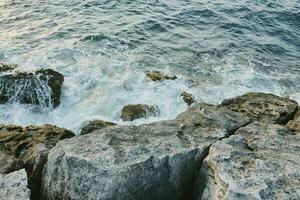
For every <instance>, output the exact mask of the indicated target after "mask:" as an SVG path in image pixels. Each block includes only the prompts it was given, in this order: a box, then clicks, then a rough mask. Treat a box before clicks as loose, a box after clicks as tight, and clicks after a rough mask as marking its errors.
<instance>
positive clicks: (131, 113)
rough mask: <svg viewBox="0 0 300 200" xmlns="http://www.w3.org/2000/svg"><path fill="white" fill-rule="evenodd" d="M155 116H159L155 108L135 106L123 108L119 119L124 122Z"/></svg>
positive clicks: (141, 105)
mask: <svg viewBox="0 0 300 200" xmlns="http://www.w3.org/2000/svg"><path fill="white" fill-rule="evenodd" d="M157 115H159V109H158V107H157V106H152V105H143V104H135V105H127V106H124V108H123V109H122V114H121V118H122V120H124V121H133V120H135V119H139V118H146V117H150V116H157Z"/></svg>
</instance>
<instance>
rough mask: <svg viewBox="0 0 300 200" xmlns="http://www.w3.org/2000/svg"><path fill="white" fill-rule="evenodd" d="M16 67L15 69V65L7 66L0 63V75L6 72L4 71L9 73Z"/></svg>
mask: <svg viewBox="0 0 300 200" xmlns="http://www.w3.org/2000/svg"><path fill="white" fill-rule="evenodd" d="M16 67H17V65H9V64H4V63H0V73H1V72H6V71H11V70H13V69H15V68H16Z"/></svg>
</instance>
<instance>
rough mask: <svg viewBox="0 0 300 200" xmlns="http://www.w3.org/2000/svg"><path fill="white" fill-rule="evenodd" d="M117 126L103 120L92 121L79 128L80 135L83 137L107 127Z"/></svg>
mask: <svg viewBox="0 0 300 200" xmlns="http://www.w3.org/2000/svg"><path fill="white" fill-rule="evenodd" d="M115 125H117V124H115V123H113V122H106V121H103V120H93V121H88V122H87V124H86V125H84V126H83V127H82V128H81V132H80V135H85V134H88V133H91V132H93V131H95V130H100V129H103V128H106V127H109V126H115Z"/></svg>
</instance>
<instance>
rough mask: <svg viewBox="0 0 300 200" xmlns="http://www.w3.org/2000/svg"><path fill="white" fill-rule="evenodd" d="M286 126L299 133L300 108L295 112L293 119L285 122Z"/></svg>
mask: <svg viewBox="0 0 300 200" xmlns="http://www.w3.org/2000/svg"><path fill="white" fill-rule="evenodd" d="M286 127H287V128H288V130H289V131H290V132H292V133H300V109H298V111H297V112H296V114H295V116H294V119H293V120H290V121H289V122H288V123H287V125H286Z"/></svg>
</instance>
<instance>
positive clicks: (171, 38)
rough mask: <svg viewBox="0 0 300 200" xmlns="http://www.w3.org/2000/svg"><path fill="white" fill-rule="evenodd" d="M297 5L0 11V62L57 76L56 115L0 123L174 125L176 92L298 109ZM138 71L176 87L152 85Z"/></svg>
mask: <svg viewBox="0 0 300 200" xmlns="http://www.w3.org/2000/svg"><path fill="white" fill-rule="evenodd" d="M299 33H300V0H285V1H283V0H282V1H280V0H277V1H276V0H273V1H271V0H257V1H255V0H248V1H247V0H239V1H234V0H215V1H212V0H211V1H210V0H201V1H200V0H198V1H196V0H194V1H193V0H176V1H174V0H168V1H167V0H165V1H164V0H155V1H149V0H148V1H140V0H135V1H133V0H127V1H125V0H123V1H122V0H121V1H108V0H107V1H102V0H98V1H97V0H95V1H91V0H87V1H80V0H64V1H63V0H48V1H30V0H28V1H10V0H2V1H1V2H0V62H4V63H13V64H19V65H20V66H21V67H20V70H25V71H26V70H32V69H35V68H38V67H40V68H51V69H54V70H57V71H59V72H61V73H62V74H64V76H65V82H64V87H63V96H62V104H61V105H60V106H59V107H58V108H56V109H55V110H51V109H45V108H37V107H33V106H28V105H19V104H18V103H13V104H6V105H1V106H0V122H2V123H15V124H21V125H26V124H43V123H51V124H57V125H59V126H63V127H66V128H69V129H72V130H74V131H78V129H79V128H80V126H81V125H82V123H83V122H84V121H86V120H91V119H104V120H111V121H115V122H117V123H121V124H122V123H124V122H122V121H121V120H120V110H121V109H122V107H123V106H124V105H126V104H131V103H146V104H154V105H157V106H158V107H159V108H160V110H161V115H160V116H158V117H153V118H149V119H142V120H137V121H134V122H132V123H135V124H139V123H144V122H152V121H157V120H162V119H170V118H174V117H175V116H176V115H177V114H178V113H180V112H182V111H183V110H185V109H186V108H187V106H186V104H185V103H184V102H183V101H182V100H181V98H180V93H181V92H182V91H183V90H184V91H187V92H190V93H192V94H193V95H194V96H195V97H196V99H197V100H198V101H206V102H209V103H214V104H216V103H219V102H221V101H222V100H223V99H224V98H229V97H233V96H236V95H240V94H243V93H245V92H248V91H262V92H272V93H275V94H278V95H284V96H287V95H288V96H290V97H291V98H293V99H295V100H297V101H299V100H300V82H299V80H300V34H299ZM145 70H161V71H163V72H165V73H169V74H171V75H173V74H175V75H177V76H178V77H179V78H178V80H176V81H165V82H161V83H153V82H150V81H148V80H147V79H146V76H145V73H144V71H145Z"/></svg>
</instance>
